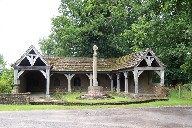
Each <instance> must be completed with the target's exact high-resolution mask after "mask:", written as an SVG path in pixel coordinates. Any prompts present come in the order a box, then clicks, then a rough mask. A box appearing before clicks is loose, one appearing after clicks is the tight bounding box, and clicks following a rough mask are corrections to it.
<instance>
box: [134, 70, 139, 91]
mask: <svg viewBox="0 0 192 128" xmlns="http://www.w3.org/2000/svg"><path fill="white" fill-rule="evenodd" d="M133 74H134V82H135V94H138V70H134V71H133Z"/></svg>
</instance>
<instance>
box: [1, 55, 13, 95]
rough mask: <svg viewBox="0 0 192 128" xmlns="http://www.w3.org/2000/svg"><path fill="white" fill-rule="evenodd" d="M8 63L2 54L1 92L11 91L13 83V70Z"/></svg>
mask: <svg viewBox="0 0 192 128" xmlns="http://www.w3.org/2000/svg"><path fill="white" fill-rule="evenodd" d="M5 65H6V63H5V61H4V59H3V56H2V55H0V93H10V92H11V90H12V85H13V70H12V69H7V68H6V67H5Z"/></svg>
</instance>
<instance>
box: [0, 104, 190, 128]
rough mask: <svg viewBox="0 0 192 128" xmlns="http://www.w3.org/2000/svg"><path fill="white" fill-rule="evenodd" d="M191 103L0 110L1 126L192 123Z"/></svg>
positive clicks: (157, 127)
mask: <svg viewBox="0 0 192 128" xmlns="http://www.w3.org/2000/svg"><path fill="white" fill-rule="evenodd" d="M191 119H192V107H152V108H149V107H146V108H126V109H118V108H114V109H113V108H110V109H72V110H35V111H34V110H33V111H1V112H0V128H164V127H166V128H173V127H174V128H175V127H179V128H180V127H186V128H188V127H192V121H191Z"/></svg>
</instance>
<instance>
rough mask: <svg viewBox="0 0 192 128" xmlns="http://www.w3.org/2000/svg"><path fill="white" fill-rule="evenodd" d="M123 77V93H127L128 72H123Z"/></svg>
mask: <svg viewBox="0 0 192 128" xmlns="http://www.w3.org/2000/svg"><path fill="white" fill-rule="evenodd" d="M123 74H124V77H125V93H128V72H124V73H123Z"/></svg>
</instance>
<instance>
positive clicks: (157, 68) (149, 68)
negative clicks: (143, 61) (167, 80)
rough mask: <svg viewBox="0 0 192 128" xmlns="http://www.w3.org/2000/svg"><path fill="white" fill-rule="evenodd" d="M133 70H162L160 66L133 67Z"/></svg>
mask: <svg viewBox="0 0 192 128" xmlns="http://www.w3.org/2000/svg"><path fill="white" fill-rule="evenodd" d="M134 69H135V70H154V71H155V70H162V67H135V68H134Z"/></svg>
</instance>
